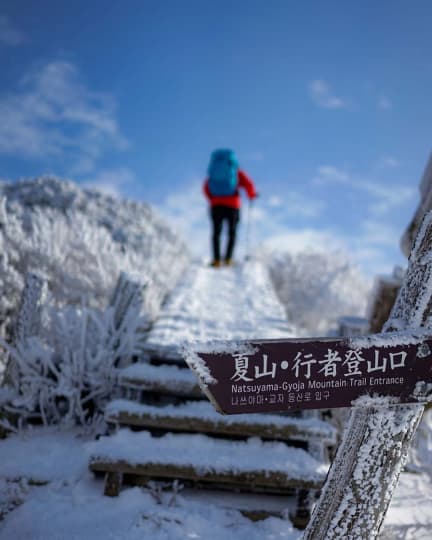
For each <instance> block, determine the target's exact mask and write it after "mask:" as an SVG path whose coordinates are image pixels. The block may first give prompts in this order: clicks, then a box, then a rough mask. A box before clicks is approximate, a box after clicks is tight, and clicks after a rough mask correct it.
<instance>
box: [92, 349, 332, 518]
mask: <svg viewBox="0 0 432 540" xmlns="http://www.w3.org/2000/svg"><path fill="white" fill-rule="evenodd" d="M157 364H158V365H153V364H152V363H150V362H143V363H137V364H133V365H131V366H129V367H127V368H124V369H122V370H120V371H119V373H118V379H117V382H118V394H119V396H120V398H119V399H115V400H113V401H111V402H110V403H109V404H108V405H107V407H106V410H105V418H106V420H107V422H108V424H109V425H110V426H112V431H113V433H112V434H111V435H109V436H106V437H103V438H101V439H99V440H98V441H97V442H96V443H95V445H94V447H93V452H92V455H91V458H90V469H91V470H92V471H93V472H95V473H97V474H101V473H103V474H105V494H106V495H109V496H116V495H118V494H119V492H120V489H121V486H122V485H123V484H130V485H146V484H148V482H149V481H155V480H159V481H160V480H162V481H165V482H166V481H174V480H181V481H182V483H183V484H185V485H187V486H192V487H198V488H211V489H218V490H219V489H224V490H232V491H236V492H249V493H262V494H278V495H287V496H288V495H289V496H293V495H296V497H297V499H296V501H297V503H296V504H297V507H296V512H295V514H294V515H293V516H291V517H292V519H293V522H294V523H295V525H296V526H298V527H304V526H305V525H306V523H307V521H308V519H309V516H310V502H311V501H310V493H312V492H316V491H318V490H319V489H320V488H321V486H322V485H323V483H324V481H325V478H326V473H327V468H328V450H329V449H331V448H332V447H333V446H334V445H335V440H336V431H335V429H334V428H333V427H332V426H331V425H329V424H328V423H326V422H324V421H322V420H320V419H319V418H310V417H309V418H308V417H306V418H303V417H301V416H300V415H299V414H297V415H296V414H294V415H290V416H288V415H278V414H250V415H235V416H229V417H227V416H223V415H220V414H218V413H216V412H215V411H214V410H213V407H212V405H211V404H210V403H209V402H207V400H206V398H205V396H204V395H203V394H202V392H201V390H200V388H199V386H198V384H197V380H196V377H195V376H194V374H193V373H192V372H191V371H190V370H189V369H188V368H187V367H186V365H185V364H183V366H181V364H178V365H173V364H172V359H171V362H168V363H167V364H164V363H163V361H162V359H161V358H158V360H157ZM263 515H266V514H265V513H264V514H263Z"/></svg>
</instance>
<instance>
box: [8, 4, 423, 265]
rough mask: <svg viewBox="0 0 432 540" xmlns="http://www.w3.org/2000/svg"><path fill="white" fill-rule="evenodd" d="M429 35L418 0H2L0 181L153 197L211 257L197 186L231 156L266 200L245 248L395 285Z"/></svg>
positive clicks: (415, 161) (410, 203) (419, 141)
mask: <svg viewBox="0 0 432 540" xmlns="http://www.w3.org/2000/svg"><path fill="white" fill-rule="evenodd" d="M431 23H432V4H431V3H430V2H428V1H417V0H414V1H412V2H407V1H404V2H402V1H398V0H395V1H389V0H383V1H380V2H376V1H363V2H354V1H352V2H346V1H328V2H320V1H314V2H312V1H305V2H294V1H290V0H283V1H276V0H266V1H264V0H262V1H256V0H238V1H226V0H219V1H217V2H216V1H210V0H196V1H195V0H193V1H192V0H191V1H189V0H178V1H174V0H166V1H165V0H164V1H158V0H155V1H147V0H141V1H138V0H125V1H124V2H117V1H110V0H103V1H102V0H92V1H88V0H87V1H84V0H76V1H75V2H58V0H39V1H38V2H29V1H28V0H13V1H9V0H4V1H3V2H2V4H1V6H0V68H1V73H2V77H1V83H0V85H1V86H0V119H1V121H0V177H1V178H3V179H12V180H15V179H18V178H21V177H34V176H37V175H40V174H55V175H57V176H60V177H62V178H69V179H72V180H74V181H76V182H78V183H80V184H81V185H85V186H93V187H99V188H100V189H105V190H109V191H111V192H113V193H118V194H120V195H124V196H127V197H132V198H137V199H139V200H143V201H147V202H149V203H151V204H153V205H155V206H156V207H158V208H159V210H160V211H161V212H162V213H163V214H164V215H165V216H167V217H168V219H170V221H171V222H172V223H173V224H175V226H176V227H178V228H179V230H181V231H183V232H184V233H185V234H186V235H187V237H188V238H189V239H191V238H193V240H191V244H192V247H193V249H194V250H195V252H196V253H198V254H202V255H207V253H208V227H207V225H208V222H207V214H206V203H205V201H204V199H203V198H202V196H201V192H200V184H201V181H202V178H203V176H204V175H205V171H206V167H207V162H208V158H209V154H210V152H211V150H213V149H214V148H216V147H219V146H224V147H226V146H229V147H232V148H234V149H235V150H236V152H237V154H238V156H239V159H240V163H241V166H242V168H243V169H245V170H246V171H247V172H248V173H249V174H250V175H251V176H252V178H253V179H254V180H255V182H256V185H257V188H258V190H259V192H260V198H259V200H258V201H257V203H256V205H255V208H254V212H253V214H252V217H253V221H252V226H251V230H250V244H251V247H253V246H255V245H257V244H259V243H261V242H263V241H265V242H267V243H270V244H271V245H273V246H277V247H278V248H283V249H286V248H288V249H298V248H299V247H301V246H304V245H310V246H318V247H341V248H343V249H346V250H348V251H349V252H350V254H351V255H352V256H353V258H354V259H355V260H356V261H357V262H358V263H359V264H360V265H361V267H362V268H363V269H364V270H365V271H366V272H367V273H368V274H370V275H373V274H375V273H381V272H391V270H392V268H393V266H394V265H395V264H401V263H403V262H404V260H405V259H404V257H403V256H402V254H401V253H400V249H399V239H400V236H401V234H402V232H403V231H404V229H405V227H406V225H407V224H408V222H409V220H410V219H411V217H412V214H413V211H414V209H415V207H416V205H417V202H418V184H419V182H420V178H421V175H422V173H423V170H424V167H425V165H426V161H427V159H428V157H429V152H430V150H431V137H430V132H431V126H432V108H431V106H430V95H431V94H432V61H431V48H432V46H431V44H430V28H431ZM246 214H247V212H246V207H245V209H244V211H243V227H242V232H241V235H240V245H239V249H238V256H241V255H242V253H243V252H244V250H245V241H246V239H245V236H246V235H245V229H246V226H245V225H246V221H247V219H246Z"/></svg>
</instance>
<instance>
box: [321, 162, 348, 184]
mask: <svg viewBox="0 0 432 540" xmlns="http://www.w3.org/2000/svg"><path fill="white" fill-rule="evenodd" d="M312 182H313V184H315V185H325V184H329V183H332V184H349V183H350V182H351V180H350V177H349V175H348V174H347V173H346V172H345V171H342V170H341V169H339V168H337V167H333V166H332V165H320V166H319V167H318V168H317V174H316V176H315V177H314V178H313V180H312Z"/></svg>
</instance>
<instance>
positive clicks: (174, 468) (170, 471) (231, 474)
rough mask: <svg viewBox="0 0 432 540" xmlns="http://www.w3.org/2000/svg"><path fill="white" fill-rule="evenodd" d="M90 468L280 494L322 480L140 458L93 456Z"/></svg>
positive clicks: (278, 473) (308, 487)
mask: <svg viewBox="0 0 432 540" xmlns="http://www.w3.org/2000/svg"><path fill="white" fill-rule="evenodd" d="M90 470H91V471H93V472H105V473H117V474H122V475H124V476H125V475H130V476H132V477H134V476H138V477H146V478H153V479H154V478H163V479H170V480H177V479H178V480H190V481H191V482H199V483H206V484H207V483H208V484H226V485H230V486H233V487H236V488H238V489H240V490H242V491H253V492H254V493H259V492H261V489H263V490H264V492H266V493H278V494H283V493H286V492H287V491H290V490H291V489H292V488H303V489H319V488H320V487H321V486H322V482H318V481H317V480H306V479H304V478H302V477H301V475H299V476H298V477H290V476H288V475H286V474H285V473H284V472H283V471H280V472H276V471H267V470H254V471H248V472H242V471H229V470H228V471H218V470H211V471H210V470H202V469H200V468H199V467H198V468H196V467H194V466H193V465H178V464H173V463H163V464H162V463H151V462H148V463H146V462H143V463H138V464H131V463H128V462H127V461H122V460H119V461H104V460H103V459H100V460H96V459H93V460H91V462H90Z"/></svg>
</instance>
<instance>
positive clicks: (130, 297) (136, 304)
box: [110, 272, 147, 367]
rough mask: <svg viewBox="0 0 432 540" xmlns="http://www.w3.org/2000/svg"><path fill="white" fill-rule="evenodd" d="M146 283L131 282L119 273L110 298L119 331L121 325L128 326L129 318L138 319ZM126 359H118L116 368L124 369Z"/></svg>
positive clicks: (126, 276) (116, 327) (123, 274)
mask: <svg viewBox="0 0 432 540" xmlns="http://www.w3.org/2000/svg"><path fill="white" fill-rule="evenodd" d="M146 286H147V284H146V283H144V284H143V283H140V282H139V281H138V280H135V281H133V280H132V279H131V278H130V277H129V276H128V275H127V274H125V273H124V272H121V273H120V276H119V278H118V280H117V284H116V286H115V288H114V292H113V295H112V297H111V301H110V306H112V308H113V309H114V326H115V329H116V330H120V328H121V327H122V326H123V325H127V324H128V320H129V317H138V316H139V313H140V311H141V307H142V304H143V299H144V290H145V288H146ZM128 360H129V359H128V358H119V359H118V361H117V367H124V365H125V363H126V362H127V361H128Z"/></svg>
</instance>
